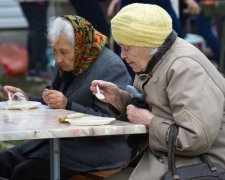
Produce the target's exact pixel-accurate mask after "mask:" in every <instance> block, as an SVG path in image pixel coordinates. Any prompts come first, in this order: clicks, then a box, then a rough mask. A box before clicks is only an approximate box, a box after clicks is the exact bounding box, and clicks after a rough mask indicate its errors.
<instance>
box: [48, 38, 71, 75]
mask: <svg viewBox="0 0 225 180" xmlns="http://www.w3.org/2000/svg"><path fill="white" fill-rule="evenodd" d="M52 48H53V50H54V55H55V62H56V64H58V65H59V66H60V67H61V68H62V69H63V70H64V71H67V72H69V71H72V70H73V69H74V59H75V58H74V51H75V50H74V47H73V45H72V44H71V42H70V41H69V39H68V38H67V37H66V36H59V38H58V40H57V41H56V42H55V43H54V44H53V46H52Z"/></svg>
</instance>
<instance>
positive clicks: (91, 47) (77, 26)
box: [63, 15, 108, 76]
mask: <svg viewBox="0 0 225 180" xmlns="http://www.w3.org/2000/svg"><path fill="white" fill-rule="evenodd" d="M63 18H65V19H66V20H68V21H69V22H70V23H71V24H72V26H73V28H74V35H75V47H74V48H75V49H78V51H79V52H78V53H76V54H77V55H76V57H75V63H74V70H73V74H74V75H75V76H78V75H80V74H81V73H82V72H84V71H85V70H87V69H88V68H89V67H90V65H91V64H92V63H93V62H94V61H95V60H96V59H97V57H98V56H99V54H100V53H101V52H102V50H103V47H104V46H105V44H106V43H107V42H108V38H107V37H106V36H104V35H103V34H101V33H100V32H98V31H97V30H96V29H94V27H93V26H92V24H91V23H90V22H88V21H87V20H85V19H84V18H82V17H80V16H73V15H65V16H63Z"/></svg>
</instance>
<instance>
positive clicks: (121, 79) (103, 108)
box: [71, 56, 131, 116]
mask: <svg viewBox="0 0 225 180" xmlns="http://www.w3.org/2000/svg"><path fill="white" fill-rule="evenodd" d="M105 58H110V59H108V60H105V62H104V63H103V64H102V67H101V68H100V67H99V70H98V74H96V77H95V78H98V79H101V80H104V81H108V82H112V83H114V84H116V85H117V86H118V87H119V88H121V89H125V87H126V85H128V84H131V77H130V76H129V74H128V72H127V69H126V67H125V65H124V64H123V62H122V60H121V59H120V58H119V57H118V58H117V56H109V57H107V56H106V57H105ZM95 68H97V67H95ZM92 97H93V105H92V106H91V107H87V106H83V105H82V104H78V103H76V102H72V104H71V110H75V111H79V112H83V113H88V114H93V115H97V116H110V113H109V109H108V106H107V104H106V103H103V102H102V101H100V100H98V99H97V98H96V97H95V96H94V95H92Z"/></svg>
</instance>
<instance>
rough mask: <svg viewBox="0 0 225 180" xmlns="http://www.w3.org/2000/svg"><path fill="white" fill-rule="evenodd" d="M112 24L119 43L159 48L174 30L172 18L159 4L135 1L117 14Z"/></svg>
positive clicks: (113, 32) (114, 36) (114, 35)
mask: <svg viewBox="0 0 225 180" xmlns="http://www.w3.org/2000/svg"><path fill="white" fill-rule="evenodd" d="M111 26H112V35H113V38H114V40H115V41H116V42H117V43H119V44H124V45H133V46H138V47H151V48H158V47H160V46H161V45H162V44H163V42H164V41H165V39H166V38H167V36H168V35H169V34H170V33H171V32H172V19H171V17H170V15H169V14H168V13H167V12H166V11H165V10H164V9H163V8H161V7H159V6H157V5H150V4H141V3H133V4H130V5H128V6H125V7H124V8H122V9H121V10H120V11H119V12H118V13H117V14H116V16H115V17H114V18H113V19H112V21H111Z"/></svg>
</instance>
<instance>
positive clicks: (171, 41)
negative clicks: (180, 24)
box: [137, 30, 177, 78]
mask: <svg viewBox="0 0 225 180" xmlns="http://www.w3.org/2000/svg"><path fill="white" fill-rule="evenodd" d="M176 38H177V33H176V32H175V31H174V30H173V31H172V32H171V33H170V35H169V36H168V37H167V38H166V40H165V42H164V43H163V44H162V46H160V47H159V48H158V50H157V52H156V53H155V54H154V55H153V57H152V58H151V60H150V61H149V63H148V66H147V69H146V71H145V72H142V73H137V75H138V76H139V77H142V76H145V77H146V75H147V76H148V77H149V78H151V77H152V74H153V69H154V68H155V66H156V64H158V63H159V62H160V61H163V59H162V57H163V56H164V55H165V54H166V53H167V51H168V50H169V49H170V48H171V47H172V45H173V44H174V42H175V41H176Z"/></svg>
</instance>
